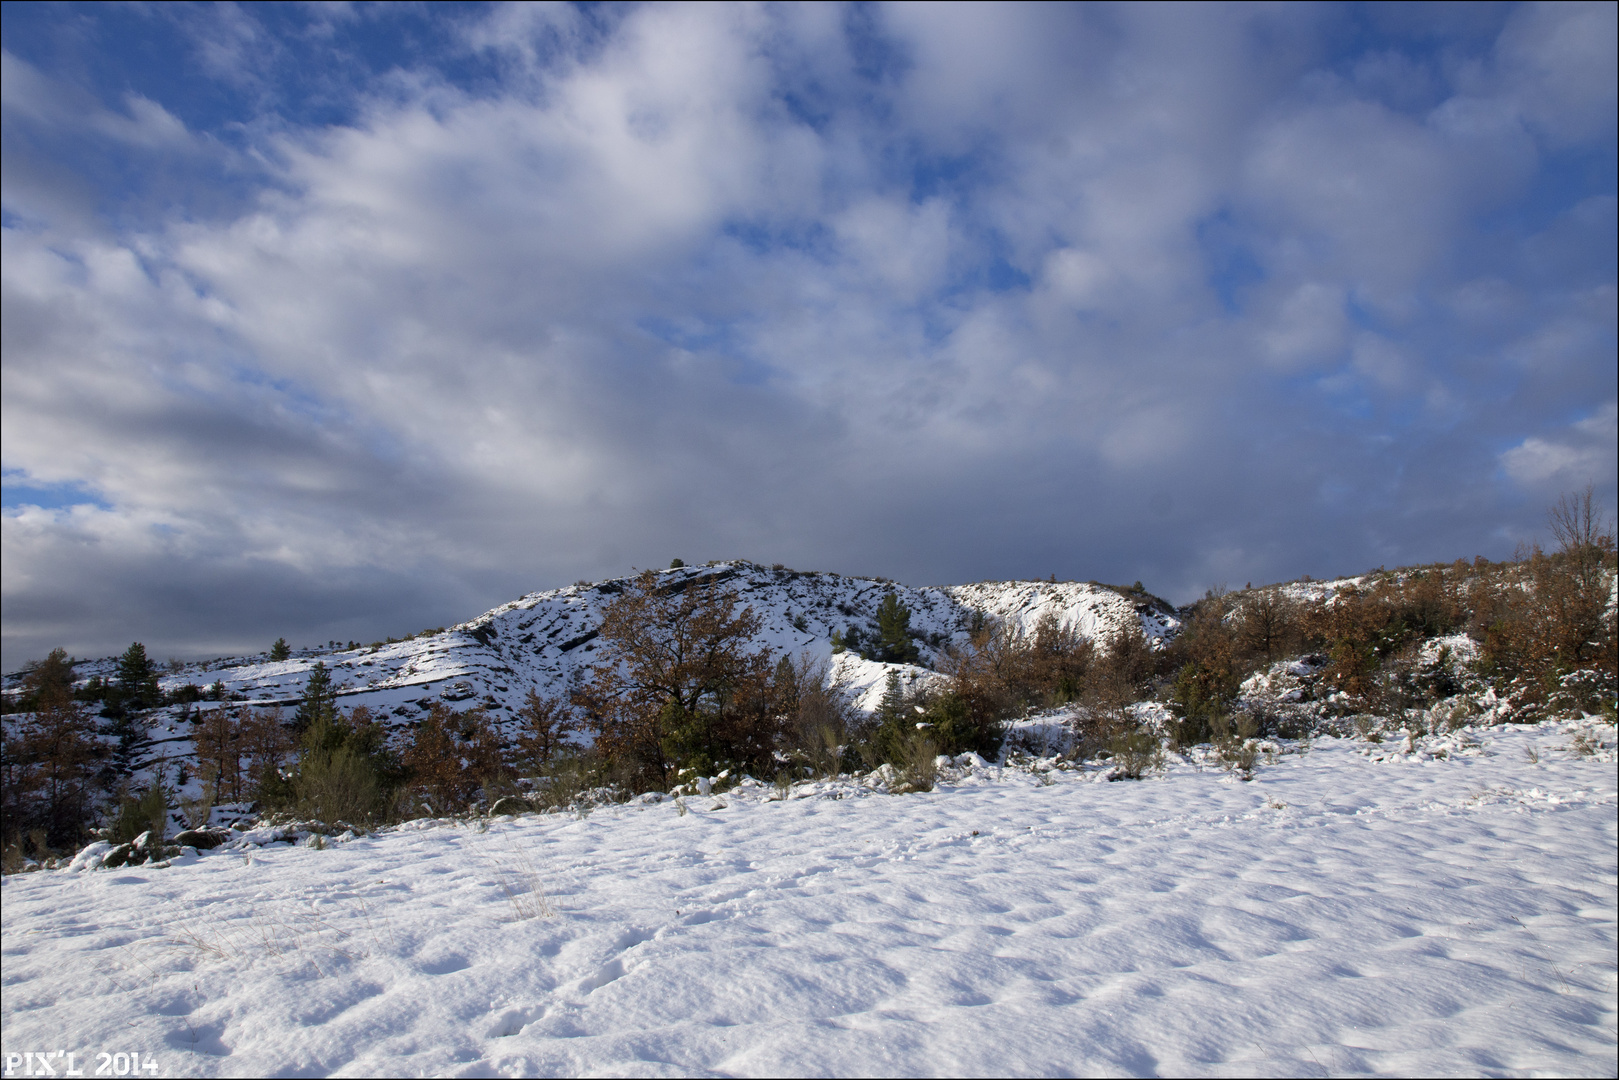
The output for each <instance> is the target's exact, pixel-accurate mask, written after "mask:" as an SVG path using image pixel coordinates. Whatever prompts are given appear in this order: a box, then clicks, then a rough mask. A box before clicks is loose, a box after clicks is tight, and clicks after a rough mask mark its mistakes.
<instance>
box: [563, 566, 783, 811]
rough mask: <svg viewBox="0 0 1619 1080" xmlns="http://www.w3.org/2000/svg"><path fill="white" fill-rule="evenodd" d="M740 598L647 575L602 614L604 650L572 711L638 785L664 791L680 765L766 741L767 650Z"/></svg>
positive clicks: (693, 582)
mask: <svg viewBox="0 0 1619 1080" xmlns="http://www.w3.org/2000/svg"><path fill="white" fill-rule="evenodd" d="M740 603H741V600H740V598H739V597H738V595H737V593H736V592H735V590H732V589H725V588H722V587H720V586H719V584H718V583H716V582H712V581H704V580H703V579H701V578H697V579H692V578H683V579H681V580H679V581H677V582H674V583H671V584H669V585H661V584H660V583H659V581H658V575H656V574H654V573H652V572H651V571H645V572H643V573H642V574H641V575H640V576H639V577H637V578H636V579H635V580H634V581H633V582H631V583H630V584H629V585H628V586H626V587H625V589H624V591H623V593H621V594H620V595H619V596H618V598H617V599H615V600H614V601H613V602H612V603H610V604H608V605H607V607H606V608H605V609H604V610H603V612H602V621H601V627H600V634H601V637H600V640H601V642H602V643H603V645H604V646H605V648H604V649H603V650H602V652H601V654H600V655H601V660H600V662H599V663H598V664H597V665H596V666H595V667H594V668H593V669H592V672H591V674H592V676H593V677H592V679H591V681H590V682H589V683H588V684H586V685H585V686H584V687H583V688H582V689H581V690H580V691H579V692H578V694H577V695H576V696H575V698H574V703H575V704H576V705H577V706H579V707H580V708H581V709H582V710H583V712H584V713H585V715H586V716H587V717H588V718H589V719H588V722H589V723H590V725H591V727H592V728H593V729H594V731H595V735H596V745H597V747H598V748H599V749H600V750H601V751H602V752H603V753H605V754H606V755H608V756H609V757H611V758H614V759H617V760H618V761H619V762H621V763H622V764H624V765H626V766H628V768H629V769H630V770H631V772H632V773H633V775H634V781H635V783H637V784H638V785H647V784H653V785H657V786H660V787H663V786H667V785H668V783H669V781H670V780H671V778H672V776H673V773H674V770H675V769H676V768H677V767H678V759H679V758H680V757H682V756H691V757H693V758H694V759H695V758H697V757H701V756H704V755H707V756H709V757H712V756H715V755H716V753H724V752H726V751H748V750H752V751H754V752H757V751H759V750H761V749H763V748H764V747H763V744H764V743H767V742H768V741H769V737H770V734H771V733H770V732H769V731H767V730H765V728H766V727H767V726H768V720H769V716H770V710H769V708H768V706H767V705H766V704H765V702H766V700H767V699H768V697H769V686H770V675H771V660H772V657H771V650H770V648H769V647H768V646H761V647H755V646H754V643H753V638H754V637H755V635H757V634H758V633H759V630H760V628H761V627H762V625H763V623H762V620H761V619H760V618H759V616H758V615H757V614H755V613H754V611H753V609H752V608H751V607H745V608H743V609H742V610H741V611H738V610H737V606H738V605H739V604H740Z"/></svg>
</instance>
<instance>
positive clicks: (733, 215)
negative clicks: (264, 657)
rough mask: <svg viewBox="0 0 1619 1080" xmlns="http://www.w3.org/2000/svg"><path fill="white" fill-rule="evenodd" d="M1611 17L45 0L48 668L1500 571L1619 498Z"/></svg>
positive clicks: (14, 463) (32, 265)
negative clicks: (1560, 508) (754, 583)
mask: <svg viewBox="0 0 1619 1080" xmlns="http://www.w3.org/2000/svg"><path fill="white" fill-rule="evenodd" d="M1614 12H1615V9H1614V7H1613V5H1611V4H1594V5H1576V4H1562V5H1546V6H1533V5H1526V6H1521V7H1511V8H1506V9H1500V8H1494V7H1490V8H1472V7H1461V6H1444V7H1441V8H1438V9H1425V10H1424V11H1422V12H1419V13H1406V12H1405V11H1404V9H1398V10H1395V11H1393V12H1380V11H1377V10H1363V9H1358V8H1351V9H1343V8H1337V7H1325V8H1316V7H1306V6H1289V7H1284V8H1280V9H1276V8H1269V7H1259V8H1254V7H1247V6H1213V5H1194V6H1188V7H1178V6H1169V5H1124V6H1118V7H1113V6H1103V5H1097V6H1084V7H1058V6H1052V5H1037V6H1030V7H1017V6H1011V5H994V6H982V7H980V6H972V5H966V4H952V5H944V6H940V7H930V6H926V5H903V6H896V7H880V6H879V7H865V6H861V7H843V6H834V5H827V6H813V7H792V8H789V7H744V6H718V5H715V6H698V7H683V6H645V7H639V6H638V7H622V8H616V7H615V8H609V9H606V10H602V9H583V10H582V9H576V8H572V7H563V6H549V5H534V6H514V7H489V8H473V9H457V10H455V11H453V12H446V11H444V10H439V9H432V8H429V9H428V10H427V11H425V12H423V11H420V10H411V9H388V8H382V9H371V8H349V7H344V6H339V7H335V8H332V9H327V10H322V11H319V12H315V13H310V12H307V11H304V10H303V9H301V8H300V9H291V8H289V9H285V10H278V9H270V10H264V9H260V8H257V7H252V8H236V7H234V6H231V5H217V6H213V7H209V8H205V9H190V8H177V7H176V8H163V9H156V10H146V9H138V8H137V9H124V10H118V11H112V12H104V11H102V10H101V9H99V8H74V7H69V8H65V9H54V8H53V9H49V10H45V11H41V12H30V13H28V16H27V18H13V17H12V16H11V15H10V14H8V17H7V22H6V26H5V37H6V39H5V51H4V54H3V62H4V93H3V101H4V110H5V112H4V141H5V145H4V158H3V163H4V177H3V180H4V222H3V226H4V228H3V243H4V249H3V253H4V261H3V304H4V308H3V316H4V327H3V333H4V340H3V348H4V373H3V377H4V388H3V410H4V413H3V465H4V476H5V486H6V499H5V503H6V508H5V511H4V517H3V524H4V610H5V619H4V632H5V662H6V663H7V664H8V665H11V664H15V663H16V662H18V661H20V660H22V659H25V658H27V657H29V656H34V655H43V653H44V652H45V651H47V650H48V649H49V648H51V647H52V646H55V645H59V644H60V645H63V646H66V647H68V648H69V649H70V650H71V651H74V652H76V653H78V654H80V655H84V654H90V653H105V652H108V651H111V650H113V649H116V648H120V647H122V645H123V644H127V642H128V641H129V640H130V639H132V638H140V639H142V640H144V641H146V642H147V644H148V645H149V647H151V648H152V649H153V650H154V651H157V652H159V654H160V655H169V654H176V655H182V654H183V655H198V654H208V655H212V654H214V653H217V652H222V651H225V650H228V649H235V648H263V647H264V645H265V643H266V642H267V641H268V640H271V639H273V638H274V637H276V636H278V635H280V634H286V635H287V636H288V637H289V638H290V639H291V640H293V641H294V643H295V644H307V643H312V642H314V641H317V640H318V641H325V640H327V639H328V638H338V639H347V638H350V637H358V638H362V639H371V638H375V637H380V636H381V635H383V634H384V633H395V634H397V633H400V632H404V631H409V630H414V629H418V628H419V627H420V626H422V625H437V624H440V623H443V622H446V621H452V620H456V619H460V618H465V617H469V616H470V615H472V614H474V613H476V612H478V611H481V610H483V609H484V608H487V607H489V606H492V605H493V604H495V603H498V602H501V601H504V600H506V599H509V598H511V597H512V596H514V595H516V594H518V593H520V592H524V591H527V590H530V589H533V588H541V587H549V586H555V585H558V584H565V583H567V582H569V581H572V580H574V579H576V578H581V577H596V576H599V575H606V574H611V573H622V572H625V571H627V570H628V569H629V567H631V566H632V565H633V566H650V565H664V564H666V563H667V562H668V561H669V559H670V558H672V557H674V556H680V557H683V558H685V559H687V560H688V561H692V560H702V559H708V558H721V557H735V556H742V557H748V558H753V559H757V560H760V561H764V562H784V563H787V564H789V565H794V566H799V567H803V568H820V569H834V570H840V571H843V572H850V573H867V574H882V575H886V576H891V577H895V578H899V579H901V580H905V581H907V582H912V583H917V584H921V583H929V582H956V581H967V580H979V579H984V578H1002V577H1032V576H1040V577H1044V576H1046V575H1047V574H1051V573H1055V574H1057V575H1058V576H1060V577H1076V578H1097V579H1101V580H1113V581H1123V582H1129V581H1133V580H1136V579H1140V580H1142V581H1144V582H1146V583H1148V584H1149V585H1150V586H1152V587H1153V588H1155V589H1156V590H1157V591H1160V592H1163V593H1165V594H1167V595H1170V596H1171V597H1173V598H1175V599H1180V600H1184V599H1187V598H1190V597H1191V596H1193V595H1196V594H1198V593H1200V592H1201V591H1202V589H1203V588H1204V587H1206V586H1207V585H1209V584H1212V583H1214V582H1217V581H1228V582H1230V583H1232V584H1240V583H1242V582H1245V581H1249V580H1252V581H1255V582H1258V581H1271V580H1280V579H1283V578H1288V577H1292V576H1296V575H1298V574H1300V573H1305V572H1309V573H1315V574H1325V573H1334V572H1352V571H1358V570H1362V569H1365V568H1366V567H1368V566H1375V565H1378V564H1389V565H1393V564H1396V563H1407V562H1414V561H1427V560H1432V559H1441V558H1444V559H1449V558H1454V557H1456V556H1458V555H1464V556H1465V555H1472V554H1486V555H1491V556H1494V557H1502V556H1504V555H1506V554H1508V553H1510V551H1511V550H1512V548H1513V546H1514V545H1515V544H1516V543H1517V542H1518V541H1519V540H1521V539H1524V538H1529V537H1533V536H1536V535H1538V533H1539V531H1540V528H1541V522H1542V513H1543V510H1544V507H1545V506H1546V504H1547V503H1548V502H1550V501H1552V500H1553V499H1555V497H1556V495H1557V493H1558V492H1559V491H1562V490H1566V489H1569V488H1571V487H1582V486H1583V485H1584V484H1585V483H1586V482H1587V481H1590V482H1593V483H1595V484H1596V485H1597V490H1598V494H1599V497H1601V498H1604V499H1606V500H1607V503H1608V505H1609V506H1612V505H1613V491H1614V485H1615V472H1616V468H1615V448H1614V447H1615V437H1614V430H1615V429H1614V415H1615V400H1616V397H1619V394H1616V376H1615V318H1616V314H1615V311H1616V308H1615V282H1616V272H1615V254H1614V252H1615V230H1616V225H1615V221H1616V217H1615V206H1616V202H1615V178H1614V164H1613V161H1614V154H1615V135H1614V129H1615V89H1614V88H1615V85H1616V82H1619V79H1616V66H1615V46H1614V42H1615V40H1616V37H1619V34H1616V28H1615V14H1614Z"/></svg>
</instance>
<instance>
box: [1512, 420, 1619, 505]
mask: <svg viewBox="0 0 1619 1080" xmlns="http://www.w3.org/2000/svg"><path fill="white" fill-rule="evenodd" d="M1616 446H1619V406H1616V405H1615V403H1613V402H1611V401H1610V402H1609V403H1608V404H1607V405H1604V406H1603V407H1602V408H1601V409H1598V410H1597V411H1596V412H1594V413H1592V414H1591V415H1590V416H1587V417H1584V418H1583V419H1580V420H1577V421H1575V422H1574V423H1572V424H1570V425H1568V427H1566V428H1565V429H1563V430H1562V431H1560V432H1558V433H1557V434H1555V435H1553V436H1551V437H1549V438H1542V437H1540V436H1538V435H1532V436H1530V437H1529V438H1527V439H1525V440H1524V441H1523V442H1521V443H1519V444H1518V445H1517V446H1514V447H1512V448H1511V449H1510V450H1508V451H1506V452H1505V453H1503V454H1502V455H1501V465H1502V467H1503V468H1504V469H1505V470H1506V472H1507V475H1508V476H1510V477H1512V479H1513V480H1515V481H1516V482H1517V483H1518V484H1519V485H1521V486H1522V487H1525V488H1529V489H1531V490H1534V491H1536V492H1537V493H1541V494H1544V493H1549V492H1552V491H1573V490H1575V489H1577V488H1582V487H1584V486H1585V485H1586V484H1588V483H1590V484H1596V485H1598V486H1599V487H1600V488H1602V489H1607V488H1609V487H1611V486H1612V484H1613V482H1614V472H1615V458H1616V456H1619V455H1616V452H1615V449H1614V448H1615V447H1616Z"/></svg>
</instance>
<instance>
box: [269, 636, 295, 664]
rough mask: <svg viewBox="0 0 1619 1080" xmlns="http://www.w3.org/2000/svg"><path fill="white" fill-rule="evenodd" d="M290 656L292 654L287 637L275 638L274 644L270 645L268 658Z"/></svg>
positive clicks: (283, 658) (279, 658)
mask: <svg viewBox="0 0 1619 1080" xmlns="http://www.w3.org/2000/svg"><path fill="white" fill-rule="evenodd" d="M290 656H292V647H291V646H290V645H288V644H287V639H286V638H284V637H278V638H276V639H275V644H274V645H271V646H270V659H271V660H285V659H287V658H288V657H290Z"/></svg>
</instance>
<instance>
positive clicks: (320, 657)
mask: <svg viewBox="0 0 1619 1080" xmlns="http://www.w3.org/2000/svg"><path fill="white" fill-rule="evenodd" d="M657 576H658V578H659V580H660V583H662V584H664V585H665V587H668V588H672V589H679V588H682V587H685V586H687V585H689V584H696V583H698V582H714V583H719V584H722V585H723V586H724V587H726V588H730V589H735V590H736V591H737V593H738V594H739V595H740V597H741V601H742V603H743V604H744V605H747V606H751V607H752V608H753V609H754V611H755V612H756V613H757V614H758V615H759V616H760V617H761V619H762V620H763V622H764V628H763V632H762V634H761V635H760V637H761V639H762V641H763V642H764V643H766V644H768V645H770V647H771V648H772V649H774V650H776V651H777V652H778V653H785V654H789V655H793V656H797V655H798V654H801V653H808V654H810V655H811V656H813V657H815V658H817V659H827V660H835V661H836V662H835V671H836V674H838V675H839V676H840V677H842V678H843V680H844V681H845V683H846V684H847V685H848V686H850V687H852V688H854V689H855V690H857V691H861V692H863V695H862V697H863V699H864V698H865V697H870V696H872V695H873V694H875V693H877V692H880V688H881V684H882V682H883V678H884V675H885V674H886V672H887V671H888V669H889V668H890V667H894V666H898V667H900V668H902V669H903V670H904V673H905V676H906V679H907V681H908V682H911V681H915V680H916V679H921V678H926V677H927V675H928V673H929V672H930V671H931V670H932V669H933V668H935V667H936V666H937V665H938V663H939V661H940V659H941V658H942V655H943V652H944V650H945V649H947V648H948V647H950V646H952V645H960V644H964V643H965V642H966V641H967V639H968V636H969V633H970V630H971V627H972V625H973V621H974V618H975V617H978V618H980V619H981V618H983V617H990V618H993V619H999V620H1009V621H1012V622H1015V623H1016V624H1018V625H1020V626H1022V627H1023V628H1024V629H1025V630H1030V631H1032V630H1033V629H1034V626H1035V624H1036V623H1037V622H1038V621H1039V619H1040V618H1041V617H1042V616H1043V615H1045V614H1047V613H1048V612H1049V613H1052V614H1055V615H1056V617H1057V618H1058V620H1059V621H1060V622H1063V623H1066V624H1069V625H1071V626H1072V627H1073V628H1074V629H1075V630H1076V631H1077V632H1078V633H1080V634H1081V635H1083V636H1085V637H1088V638H1093V639H1096V640H1098V641H1104V640H1106V639H1107V638H1108V637H1109V636H1111V635H1113V634H1116V633H1117V632H1118V631H1119V630H1120V629H1121V628H1123V627H1127V626H1131V625H1135V626H1139V627H1140V628H1141V630H1142V632H1143V633H1144V634H1145V635H1146V637H1147V639H1148V641H1149V642H1152V643H1154V644H1156V645H1162V644H1164V643H1166V642H1167V641H1169V640H1170V639H1172V638H1173V637H1174V635H1175V634H1176V632H1177V631H1178V630H1179V629H1180V626H1181V621H1180V618H1179V617H1178V616H1177V614H1176V612H1175V608H1174V607H1173V606H1172V605H1170V604H1169V603H1168V602H1167V601H1165V600H1162V599H1160V598H1159V597H1156V596H1152V595H1150V594H1148V593H1145V592H1139V593H1138V592H1132V591H1130V590H1121V589H1115V588H1111V587H1109V586H1106V585H1097V584H1091V583H1086V582H1047V581H987V582H980V583H978V584H974V585H947V586H928V587H923V588H913V587H911V586H907V585H901V584H898V583H896V582H891V581H884V580H880V579H873V578H858V577H846V576H844V575H842V574H833V573H822V572H818V571H807V572H806V571H798V570H788V569H772V568H769V567H765V566H760V565H758V564H755V563H750V562H745V561H737V562H721V563H714V564H711V565H708V566H688V567H681V568H679V569H671V570H664V571H659V572H658V575H657ZM630 580H632V579H631V578H629V577H619V578H610V579H608V580H606V581H601V582H596V583H594V584H581V585H570V586H568V587H566V588H562V589H552V590H549V591H546V592H535V593H529V594H528V595H527V596H523V597H520V598H518V599H516V600H513V601H511V602H510V603H507V604H502V605H501V606H499V607H497V608H494V609H493V610H491V611H488V612H485V613H484V614H482V615H480V616H478V617H477V618H475V619H471V620H469V621H467V622H464V623H460V624H457V625H455V626H451V627H447V628H445V629H444V630H442V631H438V632H435V633H431V634H422V635H418V636H416V637H413V638H412V639H410V640H408V641H399V642H394V643H391V644H390V643H384V644H381V645H370V646H366V647H363V648H359V649H349V650H331V651H325V650H322V651H318V652H299V653H296V654H294V656H292V657H291V658H289V659H287V660H282V661H272V660H269V659H268V658H267V657H266V656H265V655H260V656H256V657H240V658H233V659H229V660H226V661H223V662H216V663H213V664H187V665H185V666H184V667H182V668H181V669H179V670H177V671H171V672H167V673H165V675H164V676H163V678H162V685H163V688H164V689H165V690H168V691H173V690H176V689H178V688H180V687H182V686H184V685H185V684H187V683H192V684H195V685H197V686H208V685H211V684H213V683H215V682H218V683H220V684H222V685H223V687H224V689H225V691H226V693H227V694H228V695H230V696H231V698H232V699H234V700H239V701H245V702H247V703H250V704H257V705H272V704H290V703H292V702H294V701H295V700H296V699H297V698H298V696H299V694H300V693H301V692H302V689H303V686H304V683H305V682H306V681H307V679H308V677H309V670H310V669H311V668H312V667H314V665H315V663H316V662H324V663H325V664H326V665H327V667H328V668H330V669H331V670H332V675H333V682H334V683H335V684H336V686H337V688H338V694H339V696H340V699H341V704H342V705H343V706H344V707H345V708H348V707H352V706H357V705H366V706H368V707H370V708H371V710H372V711H373V712H375V713H379V714H381V715H384V716H389V717H393V718H394V719H395V720H396V721H403V720H407V719H412V718H414V717H415V716H417V715H419V714H420V713H421V712H423V711H425V710H426V709H427V708H429V707H431V705H432V704H433V702H435V701H441V700H442V701H449V702H452V703H457V702H462V703H465V704H466V705H468V706H470V705H472V704H482V705H484V706H486V707H487V708H489V709H490V710H491V711H492V712H493V713H495V714H496V715H497V716H498V715H499V714H500V713H502V712H510V711H512V710H515V709H516V708H518V707H519V706H521V704H522V702H523V699H524V697H525V695H526V694H527V693H528V691H530V690H534V691H536V692H538V693H540V694H541V695H552V694H557V693H559V692H561V691H564V690H566V689H567V688H568V687H570V686H571V685H572V684H573V683H574V682H575V681H576V680H579V679H582V678H583V677H584V675H585V673H586V672H587V670H588V669H589V668H590V666H591V665H592V664H593V663H595V661H596V656H595V649H596V645H595V637H596V633H597V625H598V623H599V621H600V618H601V611H602V608H603V607H604V606H605V605H606V604H608V603H609V602H611V600H612V599H613V597H614V596H616V595H617V594H618V593H619V592H621V591H622V590H623V588H624V586H625V585H626V583H628V582H629V581H630ZM890 592H892V593H894V594H896V596H897V597H898V599H899V602H900V603H901V604H903V605H905V606H906V607H907V608H909V609H910V612H911V629H912V632H913V633H914V635H915V637H916V641H917V645H918V647H919V650H920V653H921V656H920V661H921V662H920V664H919V665H917V666H912V665H886V664H880V663H876V662H875V661H869V660H862V659H861V658H860V657H859V656H857V655H855V654H854V653H852V652H845V653H842V654H839V655H837V656H836V657H834V655H833V645H832V635H833V634H834V633H838V634H846V633H847V632H848V630H849V628H850V627H856V628H859V629H860V630H861V632H862V633H866V632H869V631H871V630H872V629H873V628H874V627H875V626H876V619H877V614H876V613H877V606H878V605H879V604H880V603H881V602H882V600H883V597H884V596H886V595H887V594H888V593H890ZM113 662H114V661H112V660H110V659H109V660H103V661H94V662H91V663H87V664H81V665H80V666H79V668H78V671H77V674H78V675H79V676H80V678H88V677H90V676H91V675H92V674H96V673H101V674H103V675H106V674H110V672H111V670H112V665H113ZM14 679H15V677H12V678H8V685H9V684H10V683H11V682H12V681H14ZM861 704H863V705H867V707H869V705H870V704H874V701H873V702H867V701H865V700H862V701H861Z"/></svg>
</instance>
